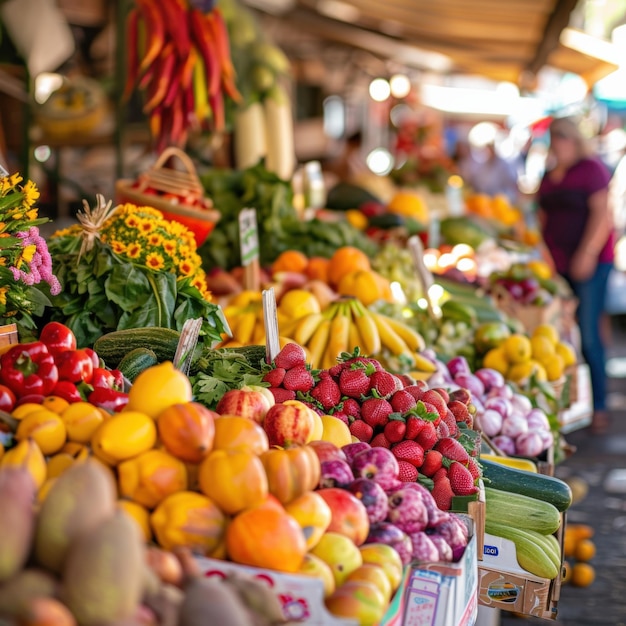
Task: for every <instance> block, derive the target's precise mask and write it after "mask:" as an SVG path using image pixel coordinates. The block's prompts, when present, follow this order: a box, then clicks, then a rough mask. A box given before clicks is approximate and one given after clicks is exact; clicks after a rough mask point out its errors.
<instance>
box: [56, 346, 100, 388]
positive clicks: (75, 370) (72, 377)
mask: <svg viewBox="0 0 626 626" xmlns="http://www.w3.org/2000/svg"><path fill="white" fill-rule="evenodd" d="M56 364H57V367H58V368H59V380H69V381H70V382H71V383H80V382H85V383H90V382H91V379H92V377H93V369H94V368H93V361H92V359H91V356H90V355H89V354H88V353H87V351H86V350H67V351H66V352H61V353H60V354H58V355H57V357H56Z"/></svg>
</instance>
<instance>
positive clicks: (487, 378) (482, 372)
mask: <svg viewBox="0 0 626 626" xmlns="http://www.w3.org/2000/svg"><path fill="white" fill-rule="evenodd" d="M474 375H475V376H476V377H477V378H479V379H480V381H481V382H482V384H483V385H484V386H485V391H486V392H489V391H491V390H492V389H498V388H500V387H504V385H505V381H504V376H502V374H500V372H498V371H496V370H492V369H490V368H488V367H483V368H481V369H479V370H477V371H476V372H474Z"/></svg>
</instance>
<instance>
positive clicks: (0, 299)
mask: <svg viewBox="0 0 626 626" xmlns="http://www.w3.org/2000/svg"><path fill="white" fill-rule="evenodd" d="M8 291H9V288H8V287H0V304H6V303H7V293H8Z"/></svg>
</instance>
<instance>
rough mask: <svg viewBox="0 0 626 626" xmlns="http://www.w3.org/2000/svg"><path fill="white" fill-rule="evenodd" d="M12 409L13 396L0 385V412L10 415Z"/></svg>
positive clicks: (13, 406)
mask: <svg viewBox="0 0 626 626" xmlns="http://www.w3.org/2000/svg"><path fill="white" fill-rule="evenodd" d="M14 408H15V394H14V393H13V392H12V391H11V390H10V389H9V388H8V387H7V386H6V385H0V411H6V412H7V413H10V412H11V411H12V410H13V409H14Z"/></svg>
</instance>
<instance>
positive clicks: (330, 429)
mask: <svg viewBox="0 0 626 626" xmlns="http://www.w3.org/2000/svg"><path fill="white" fill-rule="evenodd" d="M321 420H322V426H323V431H322V437H321V439H322V441H330V443H334V444H335V445H336V446H337V447H338V448H341V447H342V446H347V445H348V444H349V443H351V442H352V435H351V433H350V429H349V428H348V426H347V425H346V424H345V423H344V422H342V421H341V420H340V419H339V418H338V417H333V416H332V415H322V417H321Z"/></svg>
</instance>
